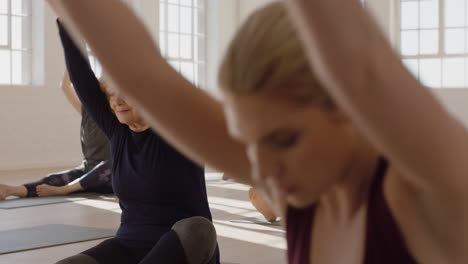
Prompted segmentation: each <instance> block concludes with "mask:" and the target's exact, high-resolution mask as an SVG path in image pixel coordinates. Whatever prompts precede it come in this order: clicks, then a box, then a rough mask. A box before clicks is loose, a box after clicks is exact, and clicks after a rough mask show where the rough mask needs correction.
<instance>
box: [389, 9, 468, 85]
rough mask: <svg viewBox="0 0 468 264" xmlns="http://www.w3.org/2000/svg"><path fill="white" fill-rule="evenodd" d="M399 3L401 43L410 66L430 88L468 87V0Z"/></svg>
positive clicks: (399, 43)
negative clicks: (467, 56) (467, 57)
mask: <svg viewBox="0 0 468 264" xmlns="http://www.w3.org/2000/svg"><path fill="white" fill-rule="evenodd" d="M398 2H399V8H398V11H399V13H398V14H399V19H398V20H399V23H398V25H397V30H398V31H399V32H400V34H398V36H399V37H398V41H397V43H398V45H399V47H400V52H401V55H402V59H403V62H404V64H405V65H406V66H407V68H408V69H409V70H410V71H411V72H412V73H413V74H414V75H415V76H416V78H418V79H419V80H420V81H421V82H422V83H423V84H425V85H427V86H429V87H433V88H445V87H447V88H466V87H468V78H467V77H466V76H467V73H468V60H467V59H466V58H465V57H466V55H467V53H468V0H400V1H398Z"/></svg>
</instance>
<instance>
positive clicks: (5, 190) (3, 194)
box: [0, 184, 10, 201]
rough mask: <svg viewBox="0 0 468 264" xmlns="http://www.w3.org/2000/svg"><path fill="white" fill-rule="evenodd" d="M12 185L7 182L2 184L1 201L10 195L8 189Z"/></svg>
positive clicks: (0, 189)
mask: <svg viewBox="0 0 468 264" xmlns="http://www.w3.org/2000/svg"><path fill="white" fill-rule="evenodd" d="M9 188H10V186H8V185H5V184H0V201H1V200H5V198H7V197H8V196H9V192H8V189H9Z"/></svg>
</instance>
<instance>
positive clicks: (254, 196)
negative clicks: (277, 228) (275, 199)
mask: <svg viewBox="0 0 468 264" xmlns="http://www.w3.org/2000/svg"><path fill="white" fill-rule="evenodd" d="M249 198H250V202H251V203H252V205H253V206H254V207H255V209H257V211H259V212H260V213H261V214H262V215H263V216H264V217H265V219H266V220H268V221H270V222H273V221H275V220H276V214H275V213H274V212H273V210H272V209H271V207H270V206H269V205H268V203H267V202H266V201H265V199H263V197H262V196H261V195H260V194H259V193H258V192H257V191H255V189H254V188H250V190H249Z"/></svg>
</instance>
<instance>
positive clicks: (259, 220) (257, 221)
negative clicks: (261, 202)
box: [229, 217, 283, 226]
mask: <svg viewBox="0 0 468 264" xmlns="http://www.w3.org/2000/svg"><path fill="white" fill-rule="evenodd" d="M229 222H232V223H241V224H258V225H271V226H282V225H283V224H282V223H281V221H274V222H269V221H267V220H266V219H265V218H263V217H247V218H243V219H239V220H231V221H229Z"/></svg>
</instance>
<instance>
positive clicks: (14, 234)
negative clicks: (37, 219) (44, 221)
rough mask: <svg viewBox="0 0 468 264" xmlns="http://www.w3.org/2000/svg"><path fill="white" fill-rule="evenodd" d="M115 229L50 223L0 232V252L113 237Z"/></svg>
mask: <svg viewBox="0 0 468 264" xmlns="http://www.w3.org/2000/svg"><path fill="white" fill-rule="evenodd" d="M115 232H116V230H114V229H103V228H95V227H84V226H71V225H61V224H51V225H42V226H34V227H28V228H21V229H13V230H7V231H1V232H0V254H5V253H12V252H18V251H24V250H31V249H36V248H44V247H51V246H57V245H63V244H71V243H77V242H82V241H88V240H95V239H101V238H107V237H113V236H114V235H115Z"/></svg>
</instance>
